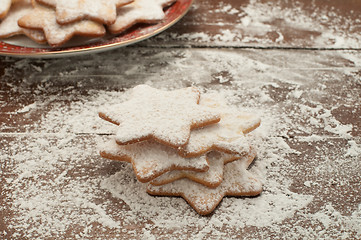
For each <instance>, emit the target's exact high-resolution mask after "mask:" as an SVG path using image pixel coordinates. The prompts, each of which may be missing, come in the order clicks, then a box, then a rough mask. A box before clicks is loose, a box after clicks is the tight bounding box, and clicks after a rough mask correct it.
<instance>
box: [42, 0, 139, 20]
mask: <svg viewBox="0 0 361 240" xmlns="http://www.w3.org/2000/svg"><path fill="white" fill-rule="evenodd" d="M37 1H38V2H39V3H42V4H45V5H47V6H51V7H54V8H55V9H56V20H57V22H58V23H59V24H68V23H73V22H76V21H79V20H84V19H88V20H93V21H96V22H99V23H102V24H112V23H114V22H115V19H116V15H117V8H119V7H121V6H123V5H126V4H129V3H131V2H133V0H37Z"/></svg>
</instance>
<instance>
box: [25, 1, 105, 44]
mask: <svg viewBox="0 0 361 240" xmlns="http://www.w3.org/2000/svg"><path fill="white" fill-rule="evenodd" d="M33 3H34V2H33ZM18 24H19V26H20V27H23V28H26V29H31V30H42V31H44V34H45V37H46V40H47V42H48V43H49V45H51V46H52V47H58V46H61V45H63V44H64V43H65V42H67V41H68V40H69V39H71V38H72V37H73V36H74V35H80V36H86V37H101V36H103V35H104V34H105V28H104V26H103V25H102V24H100V23H97V22H94V21H90V20H83V21H79V22H75V23H70V24H67V25H59V24H58V23H57V22H56V16H55V11H54V10H53V9H51V8H49V7H46V6H42V5H40V4H36V3H34V10H32V11H31V12H30V13H28V14H27V15H25V16H23V17H22V18H20V19H19V21H18Z"/></svg>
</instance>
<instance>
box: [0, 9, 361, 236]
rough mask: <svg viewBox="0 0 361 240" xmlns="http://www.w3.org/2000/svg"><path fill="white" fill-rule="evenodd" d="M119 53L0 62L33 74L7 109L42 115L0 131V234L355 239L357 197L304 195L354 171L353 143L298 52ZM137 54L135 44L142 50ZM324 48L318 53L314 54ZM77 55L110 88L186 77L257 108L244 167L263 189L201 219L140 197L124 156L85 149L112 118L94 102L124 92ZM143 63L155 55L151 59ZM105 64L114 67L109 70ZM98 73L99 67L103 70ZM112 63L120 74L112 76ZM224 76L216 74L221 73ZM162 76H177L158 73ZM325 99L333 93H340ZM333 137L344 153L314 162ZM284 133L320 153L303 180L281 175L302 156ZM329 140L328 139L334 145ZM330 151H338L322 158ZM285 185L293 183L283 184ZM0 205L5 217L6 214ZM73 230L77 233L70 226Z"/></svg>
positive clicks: (172, 202) (180, 204)
mask: <svg viewBox="0 0 361 240" xmlns="http://www.w3.org/2000/svg"><path fill="white" fill-rule="evenodd" d="M227 11H230V10H227ZM234 14H236V13H234ZM158 50H159V49H158ZM122 51H124V52H120V51H119V55H117V54H111V55H110V54H109V55H108V56H107V55H106V54H105V56H103V55H99V56H90V57H89V58H90V59H82V60H84V61H80V62H81V63H79V64H78V65H76V66H75V67H74V66H72V65H71V64H69V62H68V60H67V59H59V60H53V61H49V62H48V61H44V62H42V61H39V62H38V63H39V66H40V68H41V70H40V71H38V70H36V71H35V72H34V71H33V70H27V68H26V66H27V63H28V62H29V61H30V60H19V61H17V62H16V63H14V66H13V67H11V68H8V69H6V73H5V78H6V76H7V74H14V72H16V71H29V72H28V73H29V74H24V75H26V76H28V78H27V79H25V80H24V82H23V83H22V84H19V85H18V87H17V88H16V89H13V90H12V91H20V92H21V91H22V90H24V91H25V90H27V88H28V86H31V85H33V84H34V83H35V85H37V86H38V87H37V89H36V90H37V91H39V92H40V94H38V95H37V94H36V92H35V96H34V101H33V102H32V103H29V104H27V105H26V106H25V107H24V108H22V109H20V110H18V111H17V112H14V114H34V113H35V114H36V113H37V109H38V108H40V109H42V111H41V112H42V113H43V114H42V115H41V116H39V119H38V120H37V121H36V122H34V123H32V124H31V125H30V126H28V128H26V129H25V130H26V131H29V133H26V132H25V133H12V132H10V133H1V135H0V146H2V149H1V150H2V152H1V153H2V154H1V155H0V163H1V165H0V171H1V172H3V173H4V175H3V176H2V178H0V182H1V189H0V191H1V194H2V196H5V197H4V200H0V208H1V211H3V212H4V213H5V214H4V215H3V216H4V221H5V222H6V223H7V226H6V228H5V229H3V233H0V236H4V237H3V238H5V239H6V238H10V237H9V236H10V235H11V237H12V238H17V239H20V238H21V239H34V238H36V239H45V238H64V236H65V235H66V234H70V235H71V237H72V238H75V239H77V238H78V239H89V238H91V237H94V236H97V237H99V238H103V239H104V238H107V239H111V238H118V239H119V238H121V237H124V236H126V237H128V238H130V239H134V238H141V239H152V238H153V239H155V238H156V236H159V235H161V234H162V236H164V237H165V238H167V239H172V238H173V239H178V238H179V236H185V235H186V236H187V237H188V238H189V239H202V238H203V239H204V238H210V237H213V238H215V239H224V238H232V237H233V238H240V236H241V237H243V238H263V239H270V238H271V237H270V236H274V235H276V236H284V237H285V238H288V239H292V238H300V237H304V238H315V237H319V236H321V237H322V238H326V239H327V238H340V239H342V238H343V239H350V238H360V237H361V231H360V225H361V224H360V216H361V213H360V209H361V207H360V205H358V208H357V209H350V210H349V214H346V213H344V212H343V211H341V210H340V209H339V208H338V206H337V204H335V203H334V202H332V201H331V200H329V199H321V200H320V199H319V198H318V194H317V192H314V191H316V190H319V191H331V192H332V191H333V188H331V187H330V186H332V184H334V183H333V182H332V181H331V180H330V181H329V184H330V186H328V185H321V184H322V183H323V182H322V181H326V180H325V179H327V178H328V177H329V176H330V172H331V174H334V173H335V174H337V173H338V172H337V171H339V170H340V169H343V168H346V167H347V166H346V165H350V166H351V167H352V169H353V171H357V169H359V168H360V166H359V161H358V160H359V156H360V145H359V142H358V141H357V140H355V139H356V138H353V136H352V131H351V130H352V129H354V128H355V126H354V125H352V124H349V123H342V122H341V120H339V119H337V116H336V115H334V114H333V110H334V104H333V103H332V102H331V103H329V104H327V103H323V105H321V104H319V102H320V101H319V98H320V96H323V95H325V94H327V91H326V90H328V89H324V88H323V87H322V86H317V87H316V88H315V85H314V77H315V76H314V75H309V74H308V72H307V71H304V69H302V66H307V64H308V62H307V61H308V60H307V61H306V62H297V64H299V65H300V66H293V65H292V64H291V63H288V61H287V59H285V60H284V61H285V66H284V67H274V65H272V62H273V61H277V59H278V58H277V56H278V55H277V54H278V53H277V52H272V51H270V52H268V54H269V55H268V56H267V57H264V56H259V55H258V54H257V52H256V51H244V52H242V53H243V54H239V52H235V51H233V50H232V51H231V50H230V51H228V50H225V51H213V50H212V49H207V51H204V50H192V51H190V50H187V49H185V50H169V49H167V50H159V51H154V52H150V53H149V54H146V55H145V57H144V59H143V61H142V62H141V63H139V64H136V63H137V62H138V61H139V59H138V58H137V54H140V53H137V54H133V53H132V52H133V51H134V49H130V50H124V49H123V50H122ZM139 51H142V53H147V52H146V51H147V50H139ZM122 54H124V55H122ZM262 54H263V53H262ZM115 55H117V56H116V57H113V58H112V56H115ZM291 55H292V53H290V55H289V56H291ZM300 55H303V57H304V59H307V57H308V56H309V55H308V53H307V52H306V53H304V52H298V53H297V54H295V55H294V57H295V58H298V57H299V56H300ZM321 55H322V53H321ZM347 55H348V54H347V53H345V56H347ZM125 56H126V57H125ZM108 57H109V58H108ZM325 57H327V53H325V55H323V56H321V57H320V59H321V60H322V59H323V58H325ZM190 59H192V61H190ZM350 59H351V56H350ZM311 60H312V61H314V60H315V59H311ZM321 60H319V59H316V60H315V61H314V62H315V64H316V63H319V62H322V61H321ZM89 62H92V64H91V66H94V64H95V65H97V66H99V72H100V73H101V72H102V71H104V75H103V76H101V77H102V80H104V81H105V80H107V81H112V80H108V78H109V79H110V78H116V81H115V80H113V81H114V82H117V84H120V85H121V87H122V88H120V89H124V88H130V87H132V86H134V85H137V84H139V83H146V84H149V85H152V86H154V87H157V88H164V89H166V88H167V89H175V88H180V87H184V86H188V85H192V84H194V85H197V86H199V87H200V88H201V89H202V91H203V92H213V93H216V94H219V95H222V96H223V97H225V98H226V99H227V101H228V102H229V104H232V105H235V106H239V107H240V108H242V109H243V110H245V111H247V112H253V113H256V114H257V115H259V116H260V117H261V119H262V123H261V126H260V127H259V128H258V129H257V130H255V131H254V132H252V133H250V134H248V135H247V137H248V138H249V141H250V142H251V143H252V144H253V145H254V146H255V147H256V148H257V152H258V158H257V160H256V161H255V163H254V164H253V165H252V167H251V169H250V171H251V172H253V173H254V174H257V175H258V176H259V177H260V178H261V180H262V183H263V185H264V191H263V193H262V194H261V195H260V196H259V197H256V198H224V200H223V201H222V202H221V204H220V206H219V207H218V208H217V209H216V210H215V212H214V214H212V215H211V216H208V217H201V216H199V215H197V214H196V213H195V211H194V210H193V209H192V208H191V207H189V206H188V204H187V203H186V202H185V201H184V200H183V199H181V198H169V197H152V196H149V195H148V194H146V192H145V186H144V185H142V184H140V183H138V182H137V181H136V179H135V177H134V175H133V173H132V171H131V170H130V167H129V166H128V165H127V164H126V163H118V162H111V161H108V160H105V159H101V158H100V157H99V155H98V151H97V149H96V147H95V146H96V145H97V143H99V142H103V141H106V140H107V139H108V138H109V136H108V135H110V134H112V133H114V131H115V130H116V127H115V126H113V125H111V124H108V123H107V122H105V121H103V120H101V119H100V118H99V117H98V116H97V110H98V108H99V107H101V106H103V105H105V104H110V105H112V104H116V103H119V102H121V101H124V100H125V99H126V98H127V94H126V93H124V92H123V91H113V90H111V91H110V90H106V89H105V90H104V89H103V90H102V89H98V88H99V85H96V84H97V81H93V80H92V79H86V80H84V79H83V78H84V74H87V76H88V75H89V68H88V67H87V66H88V65H89ZM165 62H166V64H165ZM190 62H191V63H190ZM205 62H207V64H205ZM155 63H162V66H161V67H159V66H157V65H156V64H155ZM286 63H287V64H286ZM112 64H113V65H112ZM152 64H153V65H152ZM190 64H191V65H190ZM357 64H360V63H359V62H355V65H356V66H355V67H354V69H356V68H357V67H359V65H357ZM130 66H131V67H132V68H131V67H130ZM149 66H152V69H154V73H152V74H149V75H147V76H144V75H141V72H142V71H141V70H142V69H146V68H147V67H149ZM54 68H57V69H59V73H60V74H59V75H60V76H49V73H51V72H54ZM102 68H104V70H102ZM113 68H116V69H117V71H114V72H112V71H113V70H114V69H113ZM194 69H197V70H198V71H194ZM305 69H306V70H307V68H306V67H305ZM126 70H128V71H126ZM109 71H110V72H111V73H110V74H108V75H105V73H109ZM184 71H188V72H190V71H194V74H192V75H191V76H190V79H185V78H184V76H183V75H184ZM328 71H329V70H327V69H326V70H324V69H323V66H322V65H320V70H319V71H318V72H317V73H318V74H320V75H321V74H322V77H324V76H325V75H327V74H328ZM119 72H121V73H122V75H120V76H119ZM25 73H27V72H25ZM220 73H222V74H220ZM223 73H227V74H226V75H225V74H223ZM337 74H338V75H337ZM341 74H344V73H343V72H342V73H341ZM219 76H222V77H219ZM225 76H226V77H227V79H228V80H227V81H222V79H223V78H226V77H225ZM334 76H335V77H334V78H336V79H333V78H328V79H326V80H327V81H339V82H340V81H342V84H348V83H347V82H344V81H343V79H341V77H340V73H337V72H336V73H334ZM170 77H171V78H172V79H179V81H169V79H170ZM54 78H55V80H54ZM69 79H70V80H69ZM133 79H134V82H133V81H132V80H133ZM76 80H78V82H77V81H76ZM326 80H325V81H326ZM61 81H69V82H70V83H71V84H73V83H74V82H76V84H74V87H69V86H68V84H67V83H64V85H66V87H64V88H63V86H60V87H59V86H52V85H51V84H52V83H54V82H56V83H62V82H61ZM137 81H140V82H137ZM215 83H216V84H215ZM85 84H89V85H92V84H94V86H93V87H91V88H90V89H91V90H86V92H85V93H84V92H82V90H83V89H82V86H83V85H85ZM108 84H109V85H111V84H112V82H109V83H108ZM89 85H87V87H88V86H89ZM204 86H206V87H204ZM22 88H23V89H22ZM79 89H80V90H79ZM85 89H87V88H85ZM311 89H312V90H313V91H310V90H311ZM43 91H47V93H48V95H49V96H50V97H49V98H48V99H45V100H44V99H43V98H42V96H43V94H41V93H42V92H43ZM51 91H53V92H51ZM62 91H63V92H62ZM275 92H276V93H277V94H276V93H275ZM48 95H47V96H48ZM332 97H333V98H335V99H336V100H337V98H339V97H343V96H339V95H336V94H335V96H332ZM346 100H347V99H346ZM295 102H296V103H297V104H294V103H295ZM355 107H357V106H355ZM15 111H16V110H15ZM59 138H61V140H59ZM292 138H294V140H292ZM335 139H336V140H337V139H341V140H342V141H346V143H347V144H348V149H346V150H345V152H344V153H340V152H339V151H336V150H335V154H336V155H337V156H330V154H329V155H328V156H327V158H326V157H325V159H324V158H323V157H322V156H323V154H325V153H324V152H326V151H328V153H330V152H329V151H330V150H329V148H327V149H325V148H322V147H321V148H320V149H317V147H318V144H319V142H324V141H331V142H332V141H333V140H335ZM19 142H20V143H21V144H19ZM295 142H296V143H298V144H301V145H302V144H306V145H307V144H311V145H312V146H315V149H316V150H317V151H319V153H318V154H316V156H321V157H320V159H321V160H322V161H319V162H317V161H311V162H309V163H308V164H313V165H312V166H310V172H309V173H307V174H308V175H307V177H310V178H304V176H305V173H302V174H301V176H302V178H301V179H299V178H292V174H296V175H297V174H298V172H297V170H298V169H297V168H298V166H295V165H294V163H295V162H298V163H299V162H300V161H301V160H298V161H294V159H298V158H300V159H302V160H308V159H307V157H308V156H307V153H305V152H301V150H295V149H296V147H294V144H295ZM330 146H331V147H334V148H337V145H336V146H332V145H331V144H330ZM297 149H299V148H297ZM323 151H324V152H323ZM313 156H315V155H313ZM339 156H342V158H340V159H334V158H336V157H339ZM352 169H351V170H352ZM346 170H347V171H348V170H349V169H347V168H346ZM332 171H335V172H332ZM335 176H336V177H335V179H336V180H337V181H336V184H340V186H341V187H342V186H345V185H347V184H350V183H352V182H350V180H349V179H337V175H335ZM343 176H345V174H343ZM298 177H299V176H298ZM312 177H314V178H312ZM295 179H297V180H299V181H300V183H298V182H297V181H295ZM356 180H357V179H356ZM353 184H355V183H353ZM295 187H298V188H300V189H298V191H295ZM342 196H344V197H346V196H347V195H346V194H345V195H342ZM347 197H350V196H347ZM354 197H355V198H354V199H356V200H357V199H359V198H356V197H357V196H354ZM5 203H6V204H5ZM315 205H316V206H317V208H316V207H315ZM5 206H6V207H7V208H10V209H11V211H12V212H14V216H11V217H10V216H8V215H6V211H7V209H5ZM315 209H316V210H315ZM18 229H22V231H21V232H20V231H18ZM190 229H192V231H191V230H190ZM260 229H261V230H262V231H260ZM75 232H80V234H78V235H75Z"/></svg>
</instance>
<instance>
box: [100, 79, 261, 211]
mask: <svg viewBox="0 0 361 240" xmlns="http://www.w3.org/2000/svg"><path fill="white" fill-rule="evenodd" d="M130 91H131V92H130V98H129V100H127V101H125V102H123V103H120V104H117V105H113V106H109V107H104V108H103V109H101V110H100V111H99V116H100V117H101V118H103V119H105V120H107V121H109V122H111V123H114V124H116V125H118V127H117V132H116V133H115V137H114V139H112V140H111V141H109V142H108V143H104V144H102V146H101V149H100V155H101V156H102V157H104V158H107V159H112V160H119V161H124V162H129V163H130V164H132V166H133V170H134V173H135V176H136V178H137V179H138V180H139V181H140V182H142V183H147V184H148V185H147V192H148V193H149V194H151V195H162V196H181V197H183V198H184V199H185V200H186V201H187V202H188V203H189V204H190V205H191V206H192V207H193V208H194V209H195V210H196V211H197V212H198V213H199V214H202V215H206V214H209V213H211V212H212V211H213V210H214V209H215V208H216V206H217V205H218V204H219V202H220V201H221V200H222V198H223V197H224V196H255V195H258V194H259V193H260V192H261V191H262V185H261V183H260V181H259V180H257V178H256V176H254V175H253V174H251V173H250V172H249V171H248V170H247V168H248V167H249V165H250V164H251V163H252V161H253V160H254V158H255V156H256V153H255V150H254V148H253V147H252V146H251V145H250V144H249V143H248V141H247V139H246V137H245V134H246V133H248V132H250V131H252V130H253V129H255V128H257V127H258V126H259V124H260V120H259V118H257V117H255V116H253V115H250V114H246V113H241V112H239V110H238V109H235V108H232V107H229V106H227V105H226V104H223V103H222V102H221V101H219V99H217V98H216V97H215V96H212V95H211V94H208V95H207V94H206V95H202V97H201V96H200V92H199V90H198V89H196V88H194V87H190V88H185V89H178V90H173V91H163V90H158V89H154V88H151V87H149V86H147V85H138V86H136V87H135V88H133V89H132V90H130Z"/></svg>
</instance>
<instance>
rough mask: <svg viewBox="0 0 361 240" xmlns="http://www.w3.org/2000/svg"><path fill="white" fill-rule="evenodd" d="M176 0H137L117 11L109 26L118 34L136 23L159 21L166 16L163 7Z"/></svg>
mask: <svg viewBox="0 0 361 240" xmlns="http://www.w3.org/2000/svg"><path fill="white" fill-rule="evenodd" d="M175 1H176V0H135V1H134V2H133V3H131V4H128V5H126V6H124V7H121V8H119V9H118V11H117V18H116V20H115V22H114V23H113V24H111V25H109V26H108V29H109V31H110V32H111V33H113V34H118V33H121V32H123V31H124V30H126V29H128V28H130V27H131V26H133V25H135V24H136V23H157V22H159V21H160V20H162V19H163V18H164V17H165V14H164V11H163V8H164V7H167V6H170V5H171V4H172V3H174V2H175Z"/></svg>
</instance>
